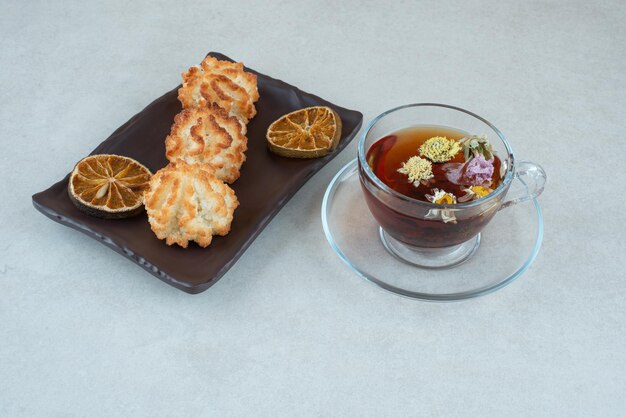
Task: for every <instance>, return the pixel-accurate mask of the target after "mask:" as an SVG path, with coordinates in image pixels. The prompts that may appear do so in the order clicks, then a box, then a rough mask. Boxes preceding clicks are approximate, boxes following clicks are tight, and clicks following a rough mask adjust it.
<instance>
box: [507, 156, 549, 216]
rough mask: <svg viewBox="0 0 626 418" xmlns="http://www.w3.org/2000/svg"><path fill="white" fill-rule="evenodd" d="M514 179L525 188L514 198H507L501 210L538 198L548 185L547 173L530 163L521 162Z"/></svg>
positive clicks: (537, 165) (515, 194)
mask: <svg viewBox="0 0 626 418" xmlns="http://www.w3.org/2000/svg"><path fill="white" fill-rule="evenodd" d="M513 178H514V179H515V180H518V181H520V182H521V183H522V184H523V185H524V187H523V188H522V190H521V191H519V192H517V193H514V195H513V196H507V199H506V200H505V201H504V202H503V203H502V205H500V209H504V208H508V207H509V206H513V205H516V204H518V203H522V202H526V201H528V200H530V199H534V198H536V197H537V196H539V195H540V194H541V192H543V189H544V187H545V185H546V172H545V171H544V170H543V168H541V166H540V165H539V164H535V163H533V162H530V161H520V162H519V163H518V164H517V169H516V170H515V174H514V175H513Z"/></svg>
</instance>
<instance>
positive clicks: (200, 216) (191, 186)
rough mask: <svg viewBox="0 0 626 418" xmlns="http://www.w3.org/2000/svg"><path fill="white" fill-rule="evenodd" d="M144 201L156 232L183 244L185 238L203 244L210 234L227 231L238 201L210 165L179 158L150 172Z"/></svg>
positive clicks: (168, 239)
mask: <svg viewBox="0 0 626 418" xmlns="http://www.w3.org/2000/svg"><path fill="white" fill-rule="evenodd" d="M144 201H145V203H144V204H145V207H146V212H147V213H148V220H149V221H150V227H151V228H152V231H153V232H154V233H155V234H156V236H157V237H158V238H159V239H165V242H166V243H167V245H172V244H178V245H180V246H181V247H183V248H187V245H188V243H189V241H195V242H197V243H198V245H200V246H201V247H207V246H208V245H209V244H211V240H212V239H213V235H222V236H223V235H226V234H228V232H230V224H231V222H232V220H233V212H234V211H235V209H236V208H237V206H238V205H239V202H238V201H237V196H235V192H234V191H233V190H232V189H231V188H230V187H228V185H226V184H225V183H224V182H222V181H221V180H219V179H218V178H217V177H216V176H215V174H214V172H213V169H212V168H211V167H210V166H208V165H206V164H187V163H186V162H184V161H180V160H179V161H176V162H173V163H169V164H168V165H167V166H166V167H164V168H162V169H161V170H159V171H157V172H156V173H155V174H154V175H153V176H152V178H151V179H150V184H149V188H148V190H146V192H145V195H144Z"/></svg>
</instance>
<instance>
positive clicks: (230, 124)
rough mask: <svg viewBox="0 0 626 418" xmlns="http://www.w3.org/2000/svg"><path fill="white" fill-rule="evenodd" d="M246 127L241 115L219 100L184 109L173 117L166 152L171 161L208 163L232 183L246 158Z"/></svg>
mask: <svg viewBox="0 0 626 418" xmlns="http://www.w3.org/2000/svg"><path fill="white" fill-rule="evenodd" d="M245 132H246V128H245V125H243V124H242V123H241V122H240V121H239V119H237V118H236V117H234V116H229V115H228V113H226V111H225V110H224V109H222V108H220V107H219V106H217V105H216V104H210V105H209V106H208V107H204V108H190V109H184V110H183V111H182V112H180V113H179V114H178V115H176V118H175V119H174V125H172V130H171V132H170V134H169V136H168V137H167V138H166V139H165V156H166V157H167V159H168V160H170V161H176V160H178V159H181V160H185V161H186V162H188V163H190V164H193V163H205V164H208V165H210V166H211V167H213V169H214V170H215V174H216V175H217V178H219V179H220V180H223V181H225V182H226V183H232V182H234V181H235V180H237V179H238V178H239V169H240V168H241V165H242V164H243V162H244V161H245V160H246V156H245V152H246V150H247V149H248V140H247V138H246V137H245Z"/></svg>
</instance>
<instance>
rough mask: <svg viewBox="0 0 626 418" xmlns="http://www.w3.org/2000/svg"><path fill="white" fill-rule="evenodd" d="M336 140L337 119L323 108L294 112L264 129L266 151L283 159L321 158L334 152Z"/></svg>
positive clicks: (339, 130)
mask: <svg viewBox="0 0 626 418" xmlns="http://www.w3.org/2000/svg"><path fill="white" fill-rule="evenodd" d="M340 138H341V119H340V118H339V115H338V114H337V112H335V111H334V110H332V109H331V108H329V107H326V106H315V107H307V108H306V109H300V110H296V111H295V112H291V113H288V114H286V115H284V116H282V117H281V118H280V119H278V120H276V121H275V122H274V123H272V124H271V125H270V127H269V128H267V144H268V146H269V149H270V151H272V152H273V153H275V154H278V155H281V156H283V157H294V158H317V157H322V156H324V155H326V154H328V153H329V152H331V151H332V150H334V149H335V147H336V146H337V144H338V143H339V139H340Z"/></svg>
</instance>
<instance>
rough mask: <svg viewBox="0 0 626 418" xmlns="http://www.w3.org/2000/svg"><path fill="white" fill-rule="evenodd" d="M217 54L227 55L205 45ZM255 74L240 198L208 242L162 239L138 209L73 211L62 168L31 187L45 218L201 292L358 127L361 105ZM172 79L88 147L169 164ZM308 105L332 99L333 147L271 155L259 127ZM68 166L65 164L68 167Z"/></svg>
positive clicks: (151, 164)
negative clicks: (224, 226) (57, 177)
mask: <svg viewBox="0 0 626 418" xmlns="http://www.w3.org/2000/svg"><path fill="white" fill-rule="evenodd" d="M209 55H212V56H214V57H216V58H219V59H227V60H230V58H228V57H226V56H224V55H222V54H218V53H213V52H211V53H210V54H209ZM248 71H251V72H253V73H255V74H256V75H257V77H258V87H259V94H260V96H261V97H260V99H259V101H258V102H257V103H256V107H257V111H258V113H257V115H256V116H255V117H254V119H252V120H251V121H250V123H249V125H248V135H247V136H248V151H247V153H246V156H247V161H246V162H245V164H244V165H243V167H242V170H241V177H240V178H239V180H237V181H236V182H235V183H234V184H233V185H232V187H233V189H234V190H235V193H236V194H237V198H238V199H239V202H240V206H239V207H238V208H237V210H236V211H235V218H234V220H233V223H232V228H231V231H230V233H229V234H228V235H227V236H225V237H215V238H214V239H213V242H212V243H211V245H210V246H209V247H207V248H201V247H199V246H197V245H195V243H194V244H190V245H189V247H188V248H187V249H183V248H180V247H178V246H171V247H170V246H167V245H166V244H165V242H164V241H160V240H158V239H157V238H156V237H155V236H154V234H153V233H152V231H151V230H150V224H149V223H148V219H147V217H146V216H145V215H144V214H141V215H139V216H136V217H134V218H130V219H123V220H103V219H98V218H93V217H90V216H88V215H85V214H83V213H82V212H80V211H78V210H77V209H76V208H75V207H74V205H73V204H72V202H70V200H69V198H68V195H67V189H66V187H67V181H68V177H69V174H68V176H66V177H65V178H64V179H63V180H61V181H59V182H58V183H56V184H54V185H53V186H51V187H50V188H49V189H47V190H45V191H43V192H40V193H37V194H35V195H33V204H34V205H35V208H37V210H39V211H40V212H41V213H43V214H44V215H46V216H47V217H49V218H50V219H52V220H54V221H56V222H59V223H61V224H63V225H66V226H69V227H70V228H74V229H76V230H78V231H80V232H83V233H85V234H87V235H88V236H90V237H91V238H94V239H96V240H98V241H100V242H102V243H103V244H105V245H106V246H108V247H110V248H112V249H113V250H115V251H117V252H118V253H120V254H122V255H124V256H125V257H127V258H129V259H130V260H132V261H134V262H135V263H137V264H139V265H140V266H141V267H143V268H144V269H146V270H147V271H148V272H150V273H152V274H153V275H154V276H156V277H158V278H159V279H161V280H163V281H164V282H165V283H168V284H170V285H172V286H174V287H177V288H178V289H181V290H184V291H185V292H188V293H199V292H202V291H204V290H206V289H208V288H209V287H211V286H212V285H213V284H215V282H217V281H218V280H219V279H220V278H221V277H222V276H223V275H224V273H226V272H227V271H228V269H229V268H230V267H231V266H232V265H233V264H234V263H235V262H236V261H237V260H238V259H239V257H241V255H242V254H243V253H244V251H246V249H247V248H248V246H249V245H250V244H251V243H252V241H254V239H255V238H256V237H257V236H258V235H259V234H260V233H261V231H262V230H263V228H265V227H266V226H267V224H269V222H270V221H271V220H272V218H273V217H274V216H275V215H276V214H277V213H278V211H279V210H280V209H281V208H282V207H283V206H284V205H285V204H286V203H287V201H289V199H290V198H291V197H292V196H293V195H294V194H295V193H296V192H297V191H298V189H300V187H302V185H304V183H306V181H307V180H308V179H309V178H311V176H313V174H315V173H316V172H317V171H319V170H320V169H321V168H322V167H323V166H324V165H325V164H326V163H328V162H329V161H330V160H331V159H332V158H334V157H335V156H336V155H337V154H338V153H340V152H341V150H343V149H344V148H345V147H346V146H347V145H348V143H349V142H350V141H351V140H352V139H353V138H354V136H355V135H356V134H357V132H358V130H359V128H360V127H361V123H362V120H363V115H362V114H361V113H359V112H356V111H353V110H348V109H344V108H342V107H339V106H336V105H334V104H332V103H329V102H327V101H325V100H323V99H321V98H319V97H317V96H314V95H312V94H309V93H305V92H303V91H301V90H299V89H298V88H296V87H294V86H291V85H289V84H287V83H284V82H282V81H280V80H276V79H274V78H271V77H268V76H266V75H263V74H260V73H258V72H256V71H254V70H252V69H248ZM177 90H178V87H177V88H175V89H174V90H172V91H170V92H168V93H165V94H164V95H163V96H161V97H160V98H158V99H156V100H155V101H154V102H152V103H151V104H149V105H148V107H146V108H145V109H144V110H142V111H141V112H139V113H138V114H136V115H135V116H133V117H132V118H131V119H130V120H129V121H128V122H126V123H125V124H124V125H122V126H120V127H119V128H118V129H117V130H116V131H115V132H113V134H112V135H111V136H110V137H109V138H107V139H106V140H105V141H104V142H103V143H101V144H100V145H99V146H98V147H97V148H96V149H95V150H93V151H92V154H119V155H125V156H128V157H132V158H134V159H136V160H137V161H139V162H141V163H142V164H144V165H146V166H147V167H148V168H150V170H152V171H153V172H155V171H157V170H158V169H160V168H162V167H164V166H165V165H166V164H167V160H166V159H165V144H164V140H165V137H166V136H167V134H169V131H170V127H171V125H172V122H173V120H174V115H176V114H177V113H178V112H179V111H180V110H181V106H180V103H179V102H178V99H177ZM309 106H330V107H331V108H333V109H334V110H335V111H336V112H337V113H339V115H340V116H341V119H342V121H343V130H342V133H341V141H340V142H339V145H338V147H337V149H336V150H335V151H334V152H333V153H331V154H330V155H327V156H326V157H323V158H317V159H310V160H300V159H289V158H282V157H278V156H275V155H274V154H272V153H270V152H269V151H268V150H267V147H266V143H265V132H266V130H267V127H268V126H269V125H270V123H272V122H273V121H274V120H276V119H278V118H279V117H280V116H282V115H284V114H285V113H289V112H292V111H294V110H297V109H301V108H303V107H309ZM71 168H72V167H68V170H69V169H71Z"/></svg>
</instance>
